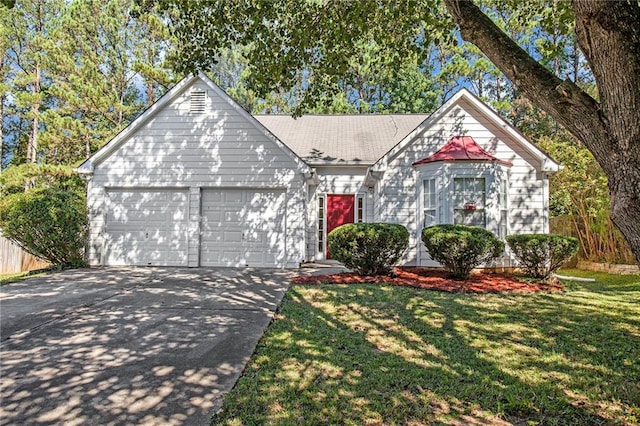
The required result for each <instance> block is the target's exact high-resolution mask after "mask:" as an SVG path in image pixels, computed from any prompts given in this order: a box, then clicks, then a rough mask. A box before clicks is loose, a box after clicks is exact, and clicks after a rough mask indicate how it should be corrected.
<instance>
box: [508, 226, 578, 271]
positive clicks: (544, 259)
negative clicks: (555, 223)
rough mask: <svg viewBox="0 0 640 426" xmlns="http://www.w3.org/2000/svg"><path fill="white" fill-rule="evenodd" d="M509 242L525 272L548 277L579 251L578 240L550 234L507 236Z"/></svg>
mask: <svg viewBox="0 0 640 426" xmlns="http://www.w3.org/2000/svg"><path fill="white" fill-rule="evenodd" d="M507 244H509V248H511V251H512V252H513V255H514V256H515V257H516V259H518V262H520V266H521V267H522V269H523V271H524V272H525V274H527V275H528V276H530V277H532V278H540V279H548V278H549V277H550V276H551V274H553V273H554V272H555V271H557V270H558V268H560V266H562V264H563V263H565V262H566V261H567V260H569V258H571V256H573V255H574V254H575V253H576V252H577V251H578V240H577V239H576V238H572V237H564V236H561V235H549V234H521V235H509V236H507Z"/></svg>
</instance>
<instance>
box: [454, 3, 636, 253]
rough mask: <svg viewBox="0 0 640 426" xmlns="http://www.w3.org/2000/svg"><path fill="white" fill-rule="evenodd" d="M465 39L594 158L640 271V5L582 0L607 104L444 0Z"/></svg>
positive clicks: (474, 10)
mask: <svg viewBox="0 0 640 426" xmlns="http://www.w3.org/2000/svg"><path fill="white" fill-rule="evenodd" d="M444 2H445V5H446V7H447V9H448V10H449V13H450V14H451V15H452V16H453V19H454V20H455V21H456V22H457V23H458V25H459V27H460V33H461V35H462V37H463V38H464V39H465V40H468V41H470V42H471V43H473V44H475V45H476V46H477V47H478V48H479V49H480V50H482V52H483V53H484V54H485V55H486V56H487V57H488V58H489V59H490V60H491V61H492V62H493V63H494V64H495V65H496V67H498V68H499V69H500V70H501V71H502V72H503V73H504V74H505V75H506V76H507V78H509V79H510V80H511V81H512V82H513V84H514V85H515V86H517V87H518V89H519V90H520V91H521V92H522V93H523V94H524V95H525V96H526V97H528V98H529V99H531V100H532V101H533V102H534V103H536V104H537V105H538V106H539V107H541V108H542V109H544V110H545V111H547V113H548V114H550V115H551V116H552V117H553V118H555V119H556V121H558V122H559V123H560V124H562V125H563V126H564V127H565V128H566V129H567V130H568V131H569V132H571V133H572V134H573V135H574V136H576V137H577V138H578V139H579V140H581V141H582V142H583V143H584V145H585V146H586V147H587V149H589V151H591V153H592V154H593V156H594V158H595V159H596V161H597V162H598V163H599V164H600V166H601V167H602V170H603V171H604V173H605V175H606V176H607V178H608V180H609V192H610V194H611V220H612V221H613V223H614V224H615V225H616V226H617V227H618V229H620V231H621V232H622V234H623V235H624V236H625V238H626V240H627V242H628V243H629V245H630V246H631V249H632V250H633V253H634V256H635V258H636V262H638V264H639V265H640V184H639V182H640V26H639V25H638V24H637V23H638V22H640V6H639V5H638V3H637V2H633V1H629V2H622V1H600V0H574V1H573V9H574V14H575V17H576V34H577V39H578V45H579V46H580V48H581V49H582V51H583V52H584V53H585V55H586V57H587V60H588V62H589V64H590V66H591V69H592V71H593V74H594V76H595V79H596V82H597V84H598V91H599V98H600V102H597V101H596V100H594V99H593V98H592V97H591V96H589V95H588V94H587V93H585V92H584V91H583V90H581V89H580V88H579V87H578V86H577V85H576V84H575V83H574V82H572V81H570V80H565V81H562V80H560V79H559V78H558V77H557V76H556V75H554V74H553V73H552V72H550V71H549V70H547V69H546V68H545V67H543V66H542V65H541V64H539V63H538V62H537V61H536V60H534V59H533V58H532V57H531V56H529V54H527V53H526V52H525V51H524V50H523V49H521V48H520V47H519V46H518V45H517V44H516V43H515V42H514V41H513V40H512V39H511V38H510V37H508V36H507V35H506V34H505V33H504V32H502V31H501V30H500V29H499V28H498V27H497V26H496V25H495V24H494V23H493V21H491V19H490V18H489V17H487V16H486V15H485V14H484V13H483V12H482V11H481V10H480V9H479V8H478V7H477V6H475V5H474V4H473V2H472V1H469V0H444Z"/></svg>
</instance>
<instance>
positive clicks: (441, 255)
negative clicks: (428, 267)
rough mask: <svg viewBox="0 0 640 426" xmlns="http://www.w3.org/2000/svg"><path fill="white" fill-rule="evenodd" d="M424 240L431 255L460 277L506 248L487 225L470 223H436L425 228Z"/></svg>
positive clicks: (453, 274)
mask: <svg viewBox="0 0 640 426" xmlns="http://www.w3.org/2000/svg"><path fill="white" fill-rule="evenodd" d="M422 242H423V243H424V245H425V247H426V248H427V252H429V256H431V258H432V259H433V260H435V261H437V262H439V263H440V264H442V266H444V268H445V269H446V270H447V271H449V272H451V275H452V276H453V277H454V278H457V279H465V278H468V277H469V274H470V273H471V270H472V269H473V268H475V267H476V266H478V265H480V264H483V263H485V264H486V263H490V262H492V261H493V260H495V259H497V258H498V257H500V255H502V253H503V252H504V243H503V242H502V241H500V240H498V239H497V238H496V237H495V235H493V234H492V233H491V232H490V231H487V230H486V229H483V228H479V227H477V226H467V225H434V226H430V227H428V228H424V229H423V230H422Z"/></svg>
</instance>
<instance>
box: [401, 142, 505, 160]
mask: <svg viewBox="0 0 640 426" xmlns="http://www.w3.org/2000/svg"><path fill="white" fill-rule="evenodd" d="M438 161H494V162H498V163H501V164H504V165H506V166H511V165H512V163H510V162H509V161H504V160H500V159H499V158H496V157H494V156H493V155H491V154H489V153H488V152H487V151H485V150H484V149H482V147H481V146H480V145H478V144H477V143H476V141H474V140H473V138H472V137H471V136H454V137H452V138H451V139H449V142H447V143H446V144H445V145H444V146H443V147H442V148H440V149H439V150H438V151H436V152H434V153H433V154H431V155H430V156H428V157H427V158H423V159H422V160H419V161H416V162H415V163H413V165H414V166H418V165H420V164H428V163H435V162H438Z"/></svg>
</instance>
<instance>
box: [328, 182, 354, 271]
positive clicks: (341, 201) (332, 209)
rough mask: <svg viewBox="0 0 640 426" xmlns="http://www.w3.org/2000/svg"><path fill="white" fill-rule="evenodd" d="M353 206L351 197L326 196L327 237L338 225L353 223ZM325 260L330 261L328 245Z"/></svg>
mask: <svg viewBox="0 0 640 426" xmlns="http://www.w3.org/2000/svg"><path fill="white" fill-rule="evenodd" d="M353 204H354V196H353V195H327V235H329V232H331V231H333V230H334V229H336V228H337V227H338V226H340V225H344V224H345V223H353V210H354V208H353ZM327 259H331V255H330V254H329V244H327Z"/></svg>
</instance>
